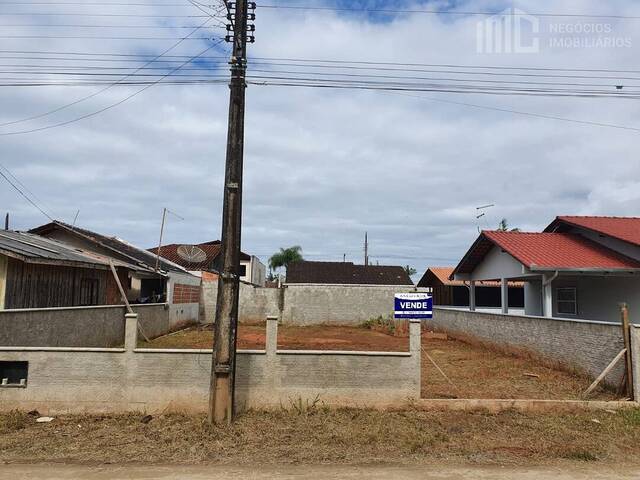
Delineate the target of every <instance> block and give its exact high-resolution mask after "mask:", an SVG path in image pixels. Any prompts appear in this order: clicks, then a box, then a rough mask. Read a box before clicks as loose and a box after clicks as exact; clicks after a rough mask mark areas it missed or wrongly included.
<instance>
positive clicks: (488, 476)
mask: <svg viewBox="0 0 640 480" xmlns="http://www.w3.org/2000/svg"><path fill="white" fill-rule="evenodd" d="M275 478H277V479H284V480H307V479H308V480H316V479H319V478H321V479H323V480H338V479H346V480H352V479H353V480H356V479H361V478H367V479H368V480H400V479H403V480H404V479H407V480H414V479H415V480H417V479H420V480H465V479H469V480H471V479H473V480H599V479H607V480H615V479H620V480H623V479H624V480H627V479H637V478H640V468H627V469H625V468H623V467H616V468H615V469H613V470H612V468H611V467H583V466H579V467H575V466H571V467H568V466H567V467H564V468H561V467H556V468H521V467H520V468H518V467H487V468H483V467H469V468H465V467H456V468H452V467H440V466H437V465H433V466H421V467H415V466H412V467H397V466H373V467H347V466H341V467H332V466H286V467H274V466H268V467H245V466H242V467H233V466H225V467H220V466H198V467H184V466H122V465H101V466H96V467H85V466H71V465H3V466H2V467H0V479H2V480H4V479H11V480H23V479H24V480H26V479H29V480H33V479H47V480H70V479H73V480H77V479H86V480H107V479H109V480H125V479H126V480H138V479H139V480H152V479H153V480H205V479H207V480H218V479H219V480H236V479H237V480H263V479H265V480H266V479H275Z"/></svg>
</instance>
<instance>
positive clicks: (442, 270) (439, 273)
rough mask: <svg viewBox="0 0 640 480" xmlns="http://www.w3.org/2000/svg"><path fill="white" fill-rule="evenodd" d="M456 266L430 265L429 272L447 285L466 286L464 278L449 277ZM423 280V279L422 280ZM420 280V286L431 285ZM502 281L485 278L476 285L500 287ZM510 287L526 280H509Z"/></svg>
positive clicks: (522, 283) (517, 285)
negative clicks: (421, 283)
mask: <svg viewBox="0 0 640 480" xmlns="http://www.w3.org/2000/svg"><path fill="white" fill-rule="evenodd" d="M453 270H454V267H429V268H428V269H427V272H431V273H433V275H434V276H435V277H436V278H437V279H438V280H439V281H440V282H441V283H442V284H443V285H446V286H452V287H456V286H464V285H465V282H464V281H462V280H449V277H450V276H451V275H453ZM427 272H425V274H424V275H423V277H422V278H424V277H425V276H426V275H427ZM420 282H422V279H421V280H420ZM420 282H418V287H422V286H429V285H420ZM501 283H502V282H496V281H492V280H484V281H481V282H477V283H476V286H479V287H499V286H500V284H501ZM508 283H509V286H510V287H522V286H523V285H524V282H508Z"/></svg>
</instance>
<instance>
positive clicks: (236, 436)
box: [0, 406, 640, 465]
mask: <svg viewBox="0 0 640 480" xmlns="http://www.w3.org/2000/svg"><path fill="white" fill-rule="evenodd" d="M35 418H36V417H35V416H31V415H28V414H26V413H21V412H14V413H11V414H6V415H0V462H9V463H35V462H45V461H46V462H65V463H84V464H100V463H117V464H127V463H137V464H140V463H144V464H157V463H161V464H236V465H243V464H251V465H256V464H323V463H324V464H329V463H330V464H358V465H366V464H369V465H371V464H379V463H384V464H390V463H391V464H426V463H432V464H450V465H460V464H483V465H487V464H488V465H490V464H494V465H495V464H500V465H505V464H511V465H540V464H549V463H556V462H568V463H570V464H572V465H576V464H582V463H583V462H602V463H607V464H611V465H619V464H623V463H627V464H629V463H635V464H637V463H638V462H639V461H640V460H639V459H640V410H627V411H620V412H611V413H609V412H606V411H600V412H585V413H581V414H573V415H567V414H565V415H560V414H523V413H516V412H503V413H499V414H489V413H479V412H476V413H469V412H466V413H465V412H422V411H417V410H404V411H386V412H379V411H370V410H354V409H341V410H332V409H327V408H323V407H322V406H318V407H314V408H310V409H303V410H300V411H298V410H295V409H293V408H292V409H287V408H283V409H281V410H278V411H271V412H266V411H251V412H247V413H244V414H242V415H240V416H239V418H238V420H237V422H236V423H235V424H234V425H233V426H230V427H226V426H225V427H210V426H208V425H207V424H206V422H205V418H204V416H181V415H166V416H160V417H155V418H152V419H151V420H150V421H149V422H148V423H143V422H142V421H141V420H142V414H140V415H122V416H110V415H105V416H60V417H57V418H55V419H54V420H53V422H51V423H36V421H35Z"/></svg>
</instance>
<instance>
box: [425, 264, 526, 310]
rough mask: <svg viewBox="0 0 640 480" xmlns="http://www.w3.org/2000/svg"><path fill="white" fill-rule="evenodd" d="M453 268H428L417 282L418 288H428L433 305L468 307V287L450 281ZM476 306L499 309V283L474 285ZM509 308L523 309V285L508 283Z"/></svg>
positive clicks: (458, 282)
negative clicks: (430, 290) (431, 294)
mask: <svg viewBox="0 0 640 480" xmlns="http://www.w3.org/2000/svg"><path fill="white" fill-rule="evenodd" d="M452 274H453V267H429V268H428V269H427V271H426V272H424V275H423V276H422V278H421V279H420V281H419V282H418V285H417V286H418V287H430V288H431V289H432V291H433V302H434V304H435V305H448V306H457V307H467V306H469V285H468V282H464V281H462V280H452V279H450V278H449V277H450V276H451V275H452ZM475 288H476V306H478V307H485V308H500V306H501V299H500V282H496V281H480V282H477V283H476V286H475ZM509 307H511V308H524V283H523V282H509Z"/></svg>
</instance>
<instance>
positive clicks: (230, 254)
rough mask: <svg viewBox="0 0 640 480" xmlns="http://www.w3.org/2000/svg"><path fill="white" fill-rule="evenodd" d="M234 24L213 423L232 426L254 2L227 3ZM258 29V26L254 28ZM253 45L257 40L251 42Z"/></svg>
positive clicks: (211, 397)
mask: <svg viewBox="0 0 640 480" xmlns="http://www.w3.org/2000/svg"><path fill="white" fill-rule="evenodd" d="M225 3H226V4H227V9H228V11H229V14H228V16H227V18H228V19H229V20H230V21H231V22H232V25H231V26H228V27H227V29H228V30H232V31H233V36H228V37H227V40H228V41H233V52H232V54H231V60H230V62H229V63H230V65H231V81H230V85H229V86H230V90H231V92H230V96H229V127H228V131H227V160H226V167H225V180H224V205H223V212H222V247H221V248H222V251H221V255H222V262H223V263H222V269H221V274H220V277H219V280H218V302H217V305H216V320H215V328H214V334H213V359H212V365H211V387H210V390H209V415H208V420H209V423H217V424H223V423H231V422H232V421H233V416H234V405H233V403H234V384H235V368H236V362H235V359H236V333H237V327H238V294H239V287H240V283H239V270H240V236H241V226H242V163H243V154H244V110H245V89H246V83H245V74H246V69H247V30H248V20H249V18H251V19H252V20H253V19H254V17H255V14H253V13H251V14H250V13H249V12H248V10H249V9H252V10H253V9H255V3H252V2H251V3H250V2H247V0H236V1H235V2H233V3H232V2H225ZM252 27H253V26H252ZM250 40H251V41H253V37H251V39H250Z"/></svg>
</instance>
